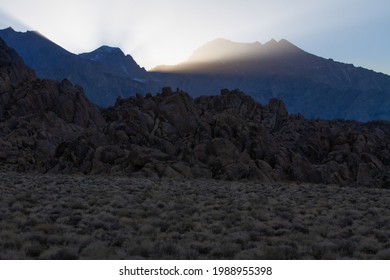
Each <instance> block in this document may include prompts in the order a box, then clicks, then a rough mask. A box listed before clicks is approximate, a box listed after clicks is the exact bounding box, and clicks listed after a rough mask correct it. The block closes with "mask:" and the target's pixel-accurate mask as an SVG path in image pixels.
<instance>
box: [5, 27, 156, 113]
mask: <svg viewBox="0 0 390 280" xmlns="http://www.w3.org/2000/svg"><path fill="white" fill-rule="evenodd" d="M0 37H1V38H3V40H4V41H5V42H6V43H7V44H8V45H9V46H11V47H12V48H14V49H15V50H16V51H17V52H18V53H19V54H20V55H21V56H22V57H23V60H24V61H25V63H26V64H27V65H28V66H29V67H31V68H32V69H34V70H35V71H36V73H37V75H38V77H40V78H46V79H54V80H62V79H64V78H66V79H68V80H70V81H71V82H72V83H75V84H79V85H81V86H82V87H83V88H84V89H85V94H86V96H87V97H88V98H89V99H90V100H91V101H92V102H94V103H95V104H97V105H99V106H103V107H106V106H108V105H112V104H114V103H115V100H116V98H117V97H128V96H130V95H132V94H134V93H136V92H141V93H145V92H146V91H147V90H150V88H156V87H155V86H153V82H151V81H149V80H148V78H147V77H148V76H147V73H146V71H145V69H143V68H141V67H139V65H138V64H137V63H136V62H135V61H134V60H133V59H132V57H131V56H129V55H127V56H125V55H124V54H123V52H122V51H121V50H120V49H118V48H110V47H107V46H103V47H101V48H99V49H97V50H95V51H93V52H91V53H85V54H81V55H75V54H73V53H70V52H68V51H67V50H65V49H63V48H62V47H60V46H58V45H56V44H55V43H53V42H51V41H50V40H48V39H47V38H45V37H43V36H42V35H40V34H39V33H37V32H31V31H28V32H15V31H14V30H13V29H12V28H7V29H4V30H0Z"/></svg>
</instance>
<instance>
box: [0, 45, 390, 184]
mask: <svg viewBox="0 0 390 280" xmlns="http://www.w3.org/2000/svg"><path fill="white" fill-rule="evenodd" d="M0 50H1V53H0V66H1V68H0V78H1V80H0V93H1V95H0V102H1V103H0V104H1V105H0V119H1V121H0V164H1V166H3V168H5V167H7V168H10V169H14V170H18V171H37V172H49V173H83V174H111V175H115V174H120V175H127V176H148V177H186V178H198V177H202V178H215V179H225V180H240V179H249V180H259V181H263V182H273V181H285V180H293V181H300V182H315V183H326V184H331V183H334V184H340V185H355V184H357V185H365V186H375V187H385V188H388V187H390V169H389V163H390V147H389V145H390V124H389V123H388V122H370V123H366V124H362V123H359V122H355V121H323V120H308V119H305V118H304V117H302V116H300V115H289V114H288V113H287V111H286V108H285V106H284V104H283V102H282V101H280V100H278V99H272V100H270V102H269V103H268V104H267V105H266V106H261V105H260V104H258V103H256V102H255V101H254V100H253V99H252V98H251V97H249V96H247V95H245V94H244V93H242V92H240V91H239V90H234V91H229V90H222V91H221V94H220V95H219V96H203V97H199V98H196V99H193V98H191V97H190V96H189V95H188V94H187V93H185V92H183V91H181V90H177V91H172V90H171V89H170V88H164V89H163V90H162V92H161V93H159V94H157V95H156V96H152V95H150V94H149V95H146V96H145V97H143V96H141V95H138V96H136V97H134V98H129V99H118V100H117V102H116V104H115V106H113V107H110V108H108V109H100V110H99V109H98V108H97V107H96V106H95V105H93V104H92V103H90V102H89V101H88V100H87V99H86V98H85V96H84V94H83V90H82V89H81V88H80V87H78V86H73V85H72V84H71V83H70V82H69V81H67V80H63V81H62V82H56V81H48V80H39V79H37V78H36V77H35V75H34V74H33V72H32V71H31V70H30V69H28V68H27V67H25V66H24V64H23V62H22V60H21V59H20V58H19V57H18V56H17V54H16V53H15V52H14V51H12V50H11V49H9V48H8V47H7V46H6V45H5V43H4V42H3V41H0Z"/></svg>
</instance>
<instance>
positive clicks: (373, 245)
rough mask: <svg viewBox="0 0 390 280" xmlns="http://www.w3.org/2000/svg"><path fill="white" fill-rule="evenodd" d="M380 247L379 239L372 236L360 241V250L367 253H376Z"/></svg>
mask: <svg viewBox="0 0 390 280" xmlns="http://www.w3.org/2000/svg"><path fill="white" fill-rule="evenodd" d="M379 249H380V244H379V242H378V240H377V239H376V238H374V237H372V236H369V237H366V238H363V239H362V240H360V241H359V250H360V251H361V252H363V253H365V254H371V255H375V254H376V253H377V252H378V250H379Z"/></svg>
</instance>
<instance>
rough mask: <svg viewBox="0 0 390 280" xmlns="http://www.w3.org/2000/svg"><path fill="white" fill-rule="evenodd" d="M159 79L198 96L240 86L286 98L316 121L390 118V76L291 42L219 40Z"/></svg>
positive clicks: (260, 95) (263, 96)
mask: <svg viewBox="0 0 390 280" xmlns="http://www.w3.org/2000/svg"><path fill="white" fill-rule="evenodd" d="M152 72H153V73H154V74H155V76H156V78H158V79H159V80H161V81H164V82H165V83H166V84H167V85H170V86H172V87H179V88H182V89H184V90H186V91H188V92H191V93H196V94H198V95H203V94H205V95H210V94H212V93H214V92H216V91H217V90H219V89H220V88H224V87H227V88H233V89H234V88H240V89H241V90H243V91H245V92H246V93H248V94H249V95H251V96H252V97H253V98H254V99H255V100H256V101H258V102H261V103H266V102H268V100H269V99H270V98H273V97H276V98H280V99H282V100H283V101H284V102H285V103H286V106H287V109H288V110H289V112H291V113H302V114H303V115H304V116H306V117H310V118H323V119H337V118H340V119H354V120H360V121H368V120H375V119H383V120H390V76H388V75H385V74H381V73H376V72H374V71H370V70H367V69H363V68H361V67H354V66H353V65H351V64H344V63H340V62H335V61H333V60H331V59H324V58H321V57H318V56H315V55H312V54H309V53H307V52H305V51H303V50H301V49H300V48H298V47H296V46H295V45H293V44H291V43H290V42H288V41H287V40H281V41H279V42H276V41H275V40H271V41H269V42H268V43H266V44H261V43H259V42H256V43H251V44H244V43H236V42H231V41H228V40H225V39H216V40H214V41H211V42H209V43H207V44H206V45H204V46H202V47H201V48H199V49H198V50H196V51H195V52H194V53H193V55H192V56H191V57H190V58H189V59H188V60H187V61H185V62H183V63H180V64H178V65H174V66H158V67H156V68H154V69H153V70H152Z"/></svg>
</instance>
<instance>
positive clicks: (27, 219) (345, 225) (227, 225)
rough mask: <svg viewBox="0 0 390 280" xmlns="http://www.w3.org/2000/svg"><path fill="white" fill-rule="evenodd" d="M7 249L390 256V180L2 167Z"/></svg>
mask: <svg viewBox="0 0 390 280" xmlns="http://www.w3.org/2000/svg"><path fill="white" fill-rule="evenodd" d="M0 193H1V196H0V258H1V259H389V258H390V207H389V202H390V190H385V189H368V188H348V187H342V188H341V187H338V186H327V185H309V184H296V183H291V184H288V183H283V184H274V185H266V184H260V183H253V182H225V181H214V180H169V179H164V180H159V179H145V178H144V179H138V178H125V177H99V176H81V175H80V176H78V175H75V176H70V175H66V176H65V175H64V176H58V175H36V174H19V173H12V172H6V171H3V172H1V173H0Z"/></svg>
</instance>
